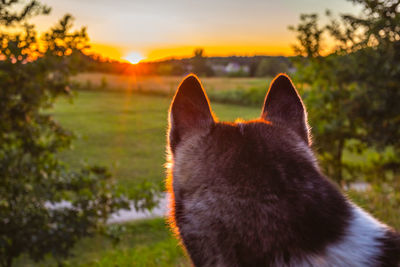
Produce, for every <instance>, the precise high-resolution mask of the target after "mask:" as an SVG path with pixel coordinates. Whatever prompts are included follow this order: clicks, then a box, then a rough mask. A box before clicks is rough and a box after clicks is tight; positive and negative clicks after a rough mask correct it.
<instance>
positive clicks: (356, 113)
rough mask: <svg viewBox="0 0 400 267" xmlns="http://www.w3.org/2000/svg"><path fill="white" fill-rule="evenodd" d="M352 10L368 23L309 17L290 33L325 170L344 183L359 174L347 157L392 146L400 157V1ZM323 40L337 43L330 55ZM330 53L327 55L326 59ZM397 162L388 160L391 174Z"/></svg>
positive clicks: (361, 0) (349, 18)
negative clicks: (348, 175) (350, 174)
mask: <svg viewBox="0 0 400 267" xmlns="http://www.w3.org/2000/svg"><path fill="white" fill-rule="evenodd" d="M352 2H353V3H355V4H359V5H361V6H362V7H363V12H362V14H361V15H359V16H353V15H347V14H343V15H341V16H340V19H334V18H333V16H332V15H331V13H330V12H327V15H328V17H330V23H329V24H328V25H325V26H320V25H319V23H318V16H317V15H316V14H310V15H302V16H301V17H300V20H301V22H300V23H299V25H297V26H296V27H290V29H291V30H293V31H295V32H296V33H297V40H298V42H297V43H298V44H297V45H296V46H295V51H296V52H297V54H298V55H299V56H298V57H297V58H295V65H296V68H297V70H298V72H297V75H296V80H297V81H298V82H299V83H301V84H303V85H305V88H304V90H303V94H304V100H305V103H306V105H307V106H308V110H309V115H310V121H311V125H312V128H313V134H314V135H315V140H316V142H317V143H316V147H317V149H319V152H320V153H319V154H320V157H321V159H322V161H323V163H324V164H323V166H324V167H325V170H326V171H327V172H328V174H330V175H331V176H332V177H333V178H334V179H336V180H337V181H338V182H339V183H341V182H343V179H344V177H343V172H344V170H347V171H348V172H351V168H352V167H354V166H350V165H349V164H346V162H344V160H343V152H344V151H345V150H349V151H353V152H362V151H365V149H366V148H367V147H371V148H373V149H376V150H378V151H379V150H380V149H383V148H385V147H387V146H392V147H394V149H395V153H396V154H397V155H399V154H400V153H399V151H400V149H399V146H400V142H399V140H400V130H399V127H398V122H399V121H398V118H399V117H398V116H399V114H400V108H399V106H398V105H396V104H395V103H399V101H400V90H398V88H399V86H400V68H398V62H399V59H400V36H399V31H400V27H399V25H400V13H399V1H398V0H397V1H392V0H387V1H382V0H373V1H369V0H368V1H367V0H352ZM324 35H325V36H329V38H330V39H332V40H333V41H334V47H333V48H332V49H331V50H330V52H328V48H327V47H324V43H323V40H324V38H323V36H324ZM324 52H325V53H327V54H328V55H326V56H321V54H323V53H324ZM396 158H397V159H398V158H399V157H388V158H387V161H386V162H384V164H385V166H386V167H387V169H388V168H390V169H392V170H393V171H397V170H398V168H399V166H400V162H399V160H396ZM369 170H370V169H369ZM365 174H366V175H367V176H368V173H365ZM384 174H385V173H381V176H384Z"/></svg>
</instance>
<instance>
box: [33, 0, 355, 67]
mask: <svg viewBox="0 0 400 267" xmlns="http://www.w3.org/2000/svg"><path fill="white" fill-rule="evenodd" d="M42 2H44V3H46V4H48V5H49V6H51V7H52V12H51V15H50V16H45V17H40V18H35V19H34V22H35V23H36V24H37V25H38V29H39V31H41V30H45V29H48V28H49V27H51V26H52V25H54V24H55V22H56V21H57V20H58V19H59V18H61V17H62V16H63V15H64V14H65V13H70V14H72V15H73V16H74V17H75V18H76V20H75V25H76V26H77V27H80V26H86V27H87V29H88V34H89V37H90V39H91V45H92V49H91V51H92V52H94V53H99V54H101V55H102V56H103V57H109V58H112V59H117V60H124V59H130V60H132V59H133V60H136V61H137V60H139V59H143V60H146V61H151V60H160V59H165V58H171V57H175V58H181V57H189V56H191V55H192V53H193V50H194V49H195V48H204V51H205V54H206V55H207V56H228V55H255V54H258V55H290V54H292V50H291V45H292V44H293V43H294V42H295V35H294V34H293V33H292V32H290V31H289V30H288V29H287V27H288V25H296V24H297V23H298V21H299V15H300V14H301V13H311V12H318V13H320V14H323V13H324V11H325V10H326V9H331V10H332V11H333V12H334V13H336V14H337V13H356V12H359V9H358V8H357V7H354V6H353V5H352V4H351V3H350V2H348V1H346V0H330V1H321V0H297V1H296V0H280V1H267V0H265V1H258V0H202V1H194V0H185V1H184V0H169V1H165V0H150V1H149V0H134V1H129V0H114V1H112V2H110V1H109V0H96V1H95V0H85V1H83V0H42Z"/></svg>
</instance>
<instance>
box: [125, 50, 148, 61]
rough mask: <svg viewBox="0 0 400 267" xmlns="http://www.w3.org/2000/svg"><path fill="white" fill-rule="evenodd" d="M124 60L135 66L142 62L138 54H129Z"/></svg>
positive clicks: (141, 57)
mask: <svg viewBox="0 0 400 267" xmlns="http://www.w3.org/2000/svg"><path fill="white" fill-rule="evenodd" d="M124 59H125V60H127V61H129V62H130V63H132V64H137V63H139V62H140V61H141V60H143V59H144V57H143V56H142V55H141V54H140V53H138V52H131V53H129V54H128V55H127V56H125V57H124Z"/></svg>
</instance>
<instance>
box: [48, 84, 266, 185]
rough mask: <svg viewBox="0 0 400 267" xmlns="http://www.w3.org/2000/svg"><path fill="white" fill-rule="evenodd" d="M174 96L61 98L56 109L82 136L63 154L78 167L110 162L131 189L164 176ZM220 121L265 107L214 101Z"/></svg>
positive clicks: (57, 115)
mask: <svg viewBox="0 0 400 267" xmlns="http://www.w3.org/2000/svg"><path fill="white" fill-rule="evenodd" d="M170 101H171V99H170V98H166V97H156V96H146V95H138V94H132V93H123V92H79V94H78V96H77V97H75V98H74V99H73V103H71V102H70V101H67V100H66V99H60V100H59V101H58V102H57V104H56V105H55V108H54V110H53V111H52V114H54V116H55V118H56V120H58V121H59V122H60V123H61V124H62V125H63V126H64V127H66V128H67V129H70V130H72V131H73V132H75V133H76V134H77V136H78V138H77V139H76V140H75V141H74V142H73V148H72V150H70V151H65V152H64V153H63V155H62V157H63V159H65V161H66V162H68V163H70V164H71V165H72V166H73V167H76V166H78V165H80V164H81V163H85V162H86V163H89V164H100V165H105V166H108V167H109V168H110V170H111V172H112V174H113V175H114V176H115V177H116V179H117V181H118V182H119V183H120V184H121V185H123V186H124V188H129V186H130V185H133V184H134V183H136V182H141V181H151V182H161V181H163V179H164V173H165V170H164V167H163V164H164V163H165V144H166V130H167V112H168V107H169V105H170ZM212 108H213V110H214V112H215V113H216V114H217V116H218V117H219V118H220V119H221V120H234V119H235V118H237V117H241V118H243V119H249V118H255V117H257V116H258V115H259V114H260V110H261V107H260V109H258V108H251V107H243V106H234V105H222V104H212Z"/></svg>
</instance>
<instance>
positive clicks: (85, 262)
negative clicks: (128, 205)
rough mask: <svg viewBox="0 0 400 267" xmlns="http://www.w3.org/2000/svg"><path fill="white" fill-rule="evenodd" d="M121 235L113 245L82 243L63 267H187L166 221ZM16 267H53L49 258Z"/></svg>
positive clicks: (135, 226)
mask: <svg viewBox="0 0 400 267" xmlns="http://www.w3.org/2000/svg"><path fill="white" fill-rule="evenodd" d="M123 227H124V228H125V231H124V233H123V234H122V235H121V240H120V242H119V243H117V244H115V243H113V242H112V241H111V240H110V239H107V238H105V237H103V236H96V237H93V238H86V239H83V240H81V241H80V242H79V243H78V244H77V245H76V246H75V248H74V249H73V251H72V253H73V254H74V256H72V257H70V258H69V259H68V260H65V261H64V262H63V266H70V267H72V266H79V267H89V266H90V267H110V266H118V267H130V266H138V267H158V266H161V267H164V266H165V267H167V266H171V267H172V266H178V267H179V266H189V261H188V259H187V258H186V257H185V255H184V252H183V250H182V248H181V247H180V245H179V244H178V241H177V240H176V239H175V238H174V237H173V236H172V234H171V232H170V231H169V229H168V228H167V227H166V225H165V219H161V218H157V219H151V220H145V221H138V222H134V223H127V224H124V225H123ZM14 266H16V267H39V266H42V267H50V266H56V262H55V261H54V259H52V258H51V257H47V258H46V260H44V261H42V262H40V263H39V264H35V263H33V262H32V261H30V260H28V259H27V258H26V257H21V258H19V259H18V260H17V261H16V263H15V265H14Z"/></svg>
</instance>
